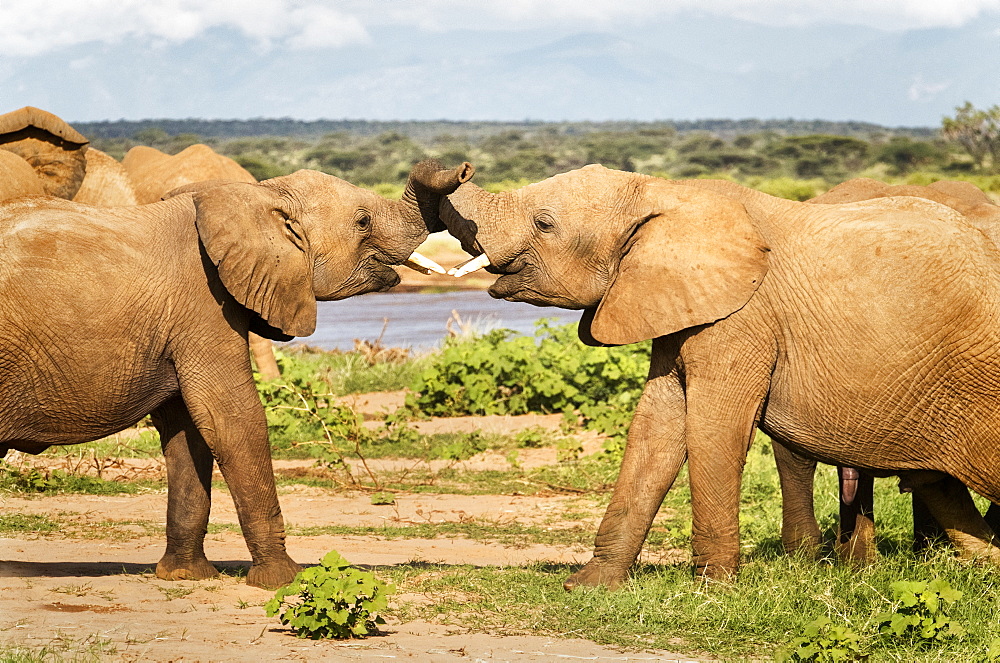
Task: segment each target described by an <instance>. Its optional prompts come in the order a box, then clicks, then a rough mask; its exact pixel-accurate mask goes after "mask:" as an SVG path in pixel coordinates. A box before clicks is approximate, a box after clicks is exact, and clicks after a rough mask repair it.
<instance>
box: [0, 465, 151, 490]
mask: <svg viewBox="0 0 1000 663" xmlns="http://www.w3.org/2000/svg"><path fill="white" fill-rule="evenodd" d="M165 485H166V484H165V482H163V481H159V480H153V479H139V480H135V481H109V480H107V479H100V478H98V477H92V476H88V475H83V474H76V473H71V472H65V471H63V470H49V469H42V468H36V467H23V468H21V467H15V466H13V465H10V464H9V463H5V462H3V461H0V493H4V492H7V493H24V494H46V495H55V494H60V493H83V494H86V495H122V494H124V495H135V494H138V493H142V492H149V491H152V490H160V489H162V488H163V487H164V486H165Z"/></svg>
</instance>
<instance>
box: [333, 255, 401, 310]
mask: <svg viewBox="0 0 1000 663" xmlns="http://www.w3.org/2000/svg"><path fill="white" fill-rule="evenodd" d="M399 281H400V278H399V274H397V273H396V270H394V269H393V268H392V267H390V266H388V265H385V264H383V263H381V262H379V261H377V260H374V259H370V260H367V261H365V263H363V266H362V267H361V268H359V269H356V270H355V271H354V272H353V273H352V274H351V276H350V278H348V279H347V280H346V281H345V282H344V283H343V284H341V286H340V287H339V288H336V289H335V290H334V291H333V292H330V293H327V294H325V295H319V294H317V296H316V299H318V300H320V301H339V300H341V299H347V298H348V297H353V296H354V295H363V294H365V293H368V292H385V291H386V290H388V289H389V288H392V287H394V286H396V285H398V284H399Z"/></svg>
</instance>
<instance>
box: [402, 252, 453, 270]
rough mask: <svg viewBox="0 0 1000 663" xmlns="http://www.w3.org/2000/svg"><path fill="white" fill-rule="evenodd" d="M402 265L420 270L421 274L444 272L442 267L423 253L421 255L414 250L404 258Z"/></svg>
mask: <svg viewBox="0 0 1000 663" xmlns="http://www.w3.org/2000/svg"><path fill="white" fill-rule="evenodd" d="M403 266H404V267H409V268H410V269H412V270H414V271H416V272H420V273H421V274H444V273H445V271H444V267H442V266H441V265H439V264H437V263H436V262H434V261H433V260H431V259H430V258H428V257H427V256H425V255H421V254H419V253H417V252H416V251H414V252H413V253H411V254H410V257H409V258H407V259H406V262H404V263H403Z"/></svg>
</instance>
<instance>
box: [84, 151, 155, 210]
mask: <svg viewBox="0 0 1000 663" xmlns="http://www.w3.org/2000/svg"><path fill="white" fill-rule="evenodd" d="M73 200H74V201H76V202H78V203H86V204H87V205H96V206H98V207H129V206H131V205H138V204H139V198H138V196H136V193H135V185H133V184H132V179H131V178H130V177H129V175H128V173H127V172H126V171H125V168H124V167H123V166H122V165H121V163H119V162H118V161H116V160H115V159H114V157H111V156H109V155H107V154H105V153H104V152H101V151H100V150H97V149H94V148H93V147H91V148H90V149H88V150H87V174H86V176H85V177H84V178H83V183H82V184H81V185H80V190H79V191H77V192H76V195H75V196H74V197H73Z"/></svg>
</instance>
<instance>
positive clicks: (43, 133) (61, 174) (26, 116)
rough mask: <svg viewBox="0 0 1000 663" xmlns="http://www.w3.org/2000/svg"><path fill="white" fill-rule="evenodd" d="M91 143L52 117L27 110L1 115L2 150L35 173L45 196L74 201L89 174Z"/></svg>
mask: <svg viewBox="0 0 1000 663" xmlns="http://www.w3.org/2000/svg"><path fill="white" fill-rule="evenodd" d="M89 142H90V141H88V140H87V139H86V138H84V137H83V136H82V135H81V134H80V133H79V132H78V131H77V130H76V129H74V128H73V127H71V126H69V125H68V124H66V122H64V121H63V120H61V119H60V118H58V117H56V116H55V115H53V114H52V113H48V112H46V111H43V110H40V109H38V108H34V107H32V106H25V107H24V108H21V109H19V110H16V111H12V112H10V113H6V114H4V115H0V149H4V150H7V151H9V152H13V153H14V154H16V155H18V156H19V157H21V158H22V159H24V160H25V161H27V162H28V163H29V164H30V165H31V167H32V168H33V169H34V170H35V174H36V175H37V176H38V179H39V180H40V181H41V183H42V187H43V189H44V190H45V193H46V194H48V195H50V196H56V197H57V198H65V199H67V200H72V199H73V196H75V195H76V193H77V191H78V190H79V189H80V185H81V184H82V183H83V178H84V176H85V174H86V171H87V159H86V153H87V144H88V143H89Z"/></svg>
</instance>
